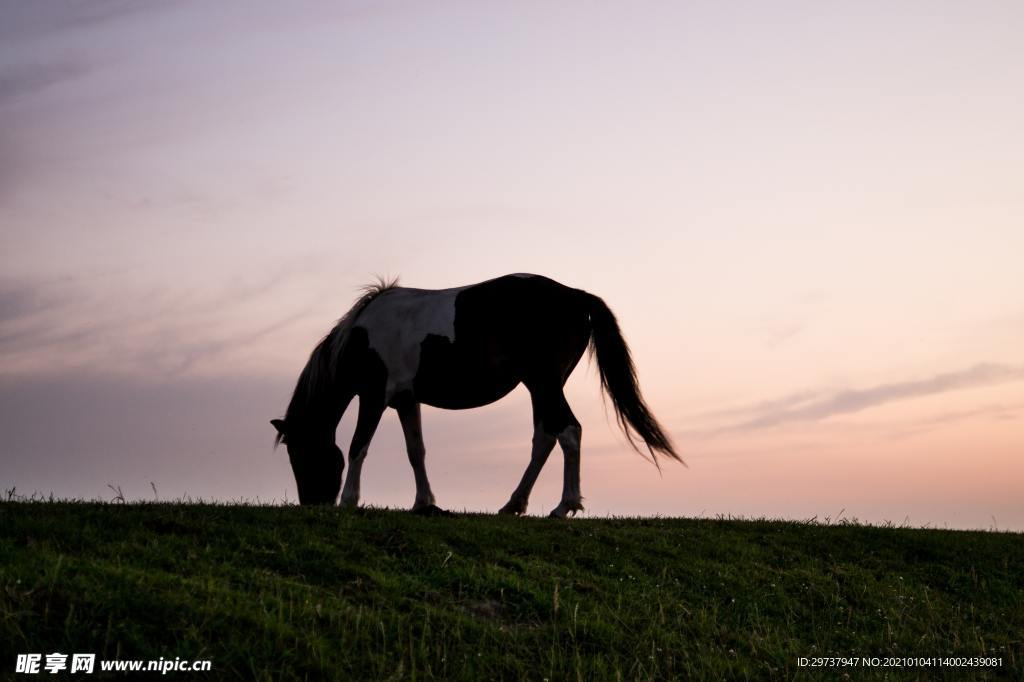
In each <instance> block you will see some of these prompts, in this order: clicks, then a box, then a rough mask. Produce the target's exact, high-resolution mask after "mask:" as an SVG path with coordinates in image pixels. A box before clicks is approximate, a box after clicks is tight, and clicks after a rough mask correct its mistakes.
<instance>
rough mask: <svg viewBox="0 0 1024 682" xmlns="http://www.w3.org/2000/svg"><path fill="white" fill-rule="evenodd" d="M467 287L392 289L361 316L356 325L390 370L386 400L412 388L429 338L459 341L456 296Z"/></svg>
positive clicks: (375, 300) (385, 393)
mask: <svg viewBox="0 0 1024 682" xmlns="http://www.w3.org/2000/svg"><path fill="white" fill-rule="evenodd" d="M465 288H466V287H457V288H454V289H441V290H429V289H406V288H404V287H401V288H398V289H392V290H390V291H387V292H384V293H383V294H381V295H380V297H379V298H376V299H374V300H373V301H372V302H371V303H370V305H369V306H367V308H366V310H364V311H363V312H362V314H361V315H360V316H359V319H358V320H357V321H356V325H355V326H357V327H362V328H364V329H365V330H366V333H367V336H368V338H369V344H370V348H371V349H372V350H374V351H376V352H377V355H379V356H380V359H381V360H382V361H383V362H384V367H385V368H386V369H387V371H388V379H387V385H386V387H385V390H384V397H385V400H387V401H390V400H391V397H392V396H394V395H395V394H396V393H400V392H402V391H406V390H411V389H412V383H413V380H414V379H415V378H416V372H417V371H418V370H419V367H420V352H421V351H422V344H423V341H424V339H426V338H427V336H429V335H431V334H433V335H435V336H443V337H444V338H446V339H448V340H449V341H451V342H452V343H454V342H455V297H456V296H458V295H459V292H460V291H462V290H463V289H465Z"/></svg>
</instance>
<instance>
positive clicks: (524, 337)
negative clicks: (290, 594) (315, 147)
mask: <svg viewBox="0 0 1024 682" xmlns="http://www.w3.org/2000/svg"><path fill="white" fill-rule="evenodd" d="M397 284H398V283H397V281H394V282H390V283H384V282H381V283H380V284H378V285H375V286H370V287H367V288H366V289H365V290H364V293H363V296H362V297H361V298H359V300H357V301H356V303H355V305H354V306H353V307H352V309H351V310H349V311H348V313H347V314H346V315H345V316H344V317H342V318H341V320H340V321H339V322H338V324H337V325H336V326H335V327H334V329H332V330H331V332H330V333H329V334H328V335H327V336H326V337H324V339H323V340H322V341H321V342H320V343H319V344H318V345H317V346H316V348H315V349H314V350H313V353H312V355H311V356H310V358H309V362H307V363H306V366H305V368H304V369H303V370H302V374H301V375H300V376H299V381H298V385H297V386H296V387H295V393H294V394H293V395H292V399H291V402H290V403H289V405H288V410H287V412H286V413H285V417H284V419H274V420H271V423H272V424H273V425H274V427H275V428H276V429H277V440H276V443H281V442H284V443H285V444H286V445H287V448H288V457H289V459H290V460H291V465H292V471H293V472H294V474H295V483H296V485H297V487H298V491H299V502H300V503H301V504H334V501H335V499H336V498H337V496H338V491H339V489H340V488H341V474H342V471H343V469H344V467H345V464H344V460H343V457H342V453H341V450H340V449H339V448H338V446H337V445H335V443H334V438H335V429H336V428H337V426H338V422H339V421H340V420H341V416H342V414H343V413H344V412H345V408H346V407H348V405H349V403H350V402H351V401H352V399H353V398H354V397H355V396H359V417H358V419H357V421H356V428H355V434H354V435H353V437H352V445H351V448H350V450H349V471H348V477H347V478H346V479H345V488H344V490H342V491H341V504H342V505H343V506H356V505H357V504H358V503H359V476H360V472H361V470H362V468H363V461H364V460H365V459H366V453H367V448H368V447H369V445H370V440H371V439H372V438H373V434H374V431H375V430H376V429H377V424H378V423H379V422H380V418H381V415H382V414H383V413H384V409H385V408H387V407H392V408H394V409H395V410H396V411H397V412H398V418H399V420H400V421H401V423H402V431H403V432H404V434H405V444H406V450H407V453H408V455H409V463H410V464H411V465H412V470H413V473H414V475H415V478H416V501H415V503H414V504H413V507H412V509H413V511H414V512H419V513H425V514H431V513H434V514H436V513H444V512H442V511H441V510H440V509H438V507H437V506H436V505H435V503H434V494H433V493H432V492H431V490H430V482H429V481H428V480H427V470H426V466H425V465H424V459H425V454H426V451H425V450H424V447H423V434H422V432H421V429H420V404H421V403H424V404H427V405H432V406H434V407H441V408H444V409H448V410H462V409H467V408H470V407H480V406H482V405H487V404H489V403H493V402H494V401H496V400H498V399H500V398H502V397H503V396H505V395H507V394H508V393H509V392H510V391H511V390H512V389H514V388H515V387H516V386H518V385H519V384H520V383H522V384H525V385H526V388H527V390H528V391H529V392H530V399H531V402H532V405H533V451H532V453H531V455H530V464H529V466H527V468H526V472H525V473H524V474H523V478H522V480H521V481H520V483H519V486H518V487H517V488H516V489H515V491H514V492H513V493H512V497H511V499H509V501H508V504H506V505H505V506H504V507H502V508H501V510H500V511H501V513H503V514H523V513H525V512H526V505H527V502H528V500H529V497H530V491H531V490H532V489H533V484H534V483H535V482H536V480H537V476H538V475H539V474H540V470H541V468H542V467H543V466H544V462H545V461H547V458H548V455H549V454H550V453H551V450H552V449H553V448H554V446H555V443H556V442H557V443H558V444H559V445H560V446H561V448H562V454H563V455H564V458H565V482H564V487H563V489H562V501H561V502H560V503H559V505H558V506H557V507H556V508H555V509H554V510H553V511H552V512H551V516H553V517H564V516H565V515H566V514H575V513H576V512H577V511H580V510H582V509H583V506H582V504H581V501H582V499H583V498H582V497H581V496H580V436H581V434H582V430H581V428H580V423H579V422H578V421H577V420H576V417H575V416H573V413H572V410H571V409H569V403H568V402H566V400H565V394H564V393H563V391H562V387H563V386H564V385H565V382H566V380H567V379H568V378H569V375H570V374H571V373H572V371H573V369H574V368H575V367H576V364H577V363H578V362H579V360H580V358H581V357H582V356H583V352H584V350H586V349H587V347H588V346H589V347H590V350H591V353H592V354H593V355H596V357H597V367H598V371H599V373H600V377H601V387H602V388H603V389H604V391H605V393H606V394H607V395H608V396H609V397H610V398H611V402H612V405H613V407H614V408H615V415H616V418H617V420H618V422H619V425H620V427H621V428H622V430H623V432H624V433H625V434H626V437H627V439H628V440H629V442H630V444H631V445H633V447H634V448H636V445H635V442H634V437H639V439H640V440H642V441H643V443H644V444H645V445H646V446H647V449H648V451H649V452H650V454H651V458H652V460H654V462H655V464H657V454H658V453H660V454H662V455H666V456H668V457H671V458H673V459H675V460H677V461H680V462H682V460H681V459H680V458H679V455H677V454H676V452H675V450H674V449H673V447H672V443H671V441H670V440H669V438H668V436H667V435H666V434H665V432H664V431H663V430H662V428H661V427H660V426H659V425H658V423H657V421H655V419H654V416H653V415H652V414H651V412H650V410H649V409H648V408H647V405H646V404H645V403H644V401H643V398H642V397H641V396H640V390H639V386H638V385H637V379H636V371H635V370H634V368H633V362H632V360H631V358H630V353H629V348H628V347H627V346H626V342H625V340H624V339H623V338H622V333H621V332H620V331H619V326H618V323H617V322H616V321H615V316H614V315H613V314H612V311H611V310H609V309H608V306H607V305H605V303H604V301H602V300H601V299H600V298H598V297H597V296H594V295H592V294H588V293H587V292H585V291H581V290H579V289H572V288H570V287H567V286H564V285H562V284H559V283H558V282H555V281H554V280H551V279H548V278H547V277H541V276H539V275H525V274H518V275H506V276H505V277H498V278H497V279H492V280H489V281H487V282H482V283H480V284H473V285H470V286H464V287H456V288H453V289H439V290H428V289H409V288H406V287H399V286H398V285H397Z"/></svg>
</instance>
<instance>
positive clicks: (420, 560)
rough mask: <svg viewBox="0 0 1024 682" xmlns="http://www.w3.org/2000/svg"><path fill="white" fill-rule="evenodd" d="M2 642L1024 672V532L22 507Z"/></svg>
mask: <svg viewBox="0 0 1024 682" xmlns="http://www.w3.org/2000/svg"><path fill="white" fill-rule="evenodd" d="M0 648H2V650H3V651H2V655H0V661H2V662H3V663H2V665H3V669H2V670H0V677H6V676H9V675H10V674H11V673H12V672H13V670H14V660H15V655H16V654H18V653H28V652H40V653H44V654H45V653H49V652H53V651H60V652H64V653H68V652H94V653H96V654H97V660H100V659H109V658H122V659H124V658H143V659H159V658H160V657H163V658H165V659H174V658H175V657H181V658H183V659H211V660H212V665H213V673H212V674H211V673H205V674H197V677H201V678H203V679H220V678H222V677H228V678H239V679H275V680H276V679H322V678H324V677H337V678H339V679H356V680H359V679H374V680H377V679H439V678H440V679H465V680H489V679H531V680H543V679H550V680H603V679H624V680H632V679H651V678H654V679H664V678H679V679H688V678H694V677H702V678H712V679H714V678H722V679H737V678H740V679H742V678H756V679H765V678H778V679H790V678H793V677H808V678H816V677H820V676H821V673H822V671H821V670H813V669H810V668H801V667H799V666H798V658H799V657H808V658H810V657H814V656H856V657H857V658H858V659H860V657H879V659H880V660H881V662H884V659H885V657H888V656H894V657H906V656H914V657H919V656H928V657H931V656H965V657H966V656H980V657H996V658H1000V659H1001V660H1002V665H1001V667H997V668H974V669H964V668H939V667H931V668H920V667H918V668H912V669H908V668H904V669H902V670H898V671H893V670H891V669H883V668H873V669H871V670H865V669H863V664H861V665H860V667H859V668H858V669H856V670H855V669H852V668H843V669H839V670H832V671H828V673H827V674H828V676H829V677H835V676H841V675H842V673H844V672H847V673H850V674H851V676H853V677H856V678H861V677H863V676H864V675H865V674H867V675H868V676H869V677H879V678H881V677H884V676H886V675H888V676H889V678H892V677H894V676H895V677H898V678H902V677H918V676H928V677H949V678H953V677H955V678H958V679H959V678H962V677H965V676H967V677H970V676H972V675H973V676H976V677H978V678H987V677H993V676H1000V677H1014V678H1018V679H1019V678H1020V677H1021V676H1022V675H1024V535H1021V534H1013V533H991V532H960V531H943V530H919V529H903V528H878V527H867V526H858V525H838V526H828V525H819V524H798V523H787V522H769V521H713V520H687V519H621V520H617V519H594V520H587V519H576V520H570V521H551V520H547V519H536V518H521V519H516V518H504V517H494V516H483V515H465V516H455V517H451V518H419V517H414V516H412V515H409V514H407V513H404V512H392V511H384V510H360V511H355V512H351V511H349V512H346V511H341V510H339V509H325V508H320V509H303V508H297V507H256V506H219V505H188V504H137V505H136V504H132V505H116V504H85V503H39V502H32V503H3V504H0ZM97 667H98V664H97ZM151 675H155V676H158V674H155V673H151ZM121 677H123V674H122V675H121ZM25 679H28V678H25Z"/></svg>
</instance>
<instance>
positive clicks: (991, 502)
mask: <svg viewBox="0 0 1024 682" xmlns="http://www.w3.org/2000/svg"><path fill="white" fill-rule="evenodd" d="M1021 35H1024V6H1022V5H1021V4H1020V3H1016V2H990V1H986V0H982V1H979V2H972V3H962V2H935V1H930V2H914V1H910V0H908V1H907V2H901V3H863V2H789V1H780V2H771V3H763V2H734V3H721V2H665V3H660V2H633V3H583V2H571V1H570V2H560V3H542V2H517V3H497V2H444V1H442V2H433V3H418V2H387V1H381V2H339V3H318V2H303V1H297V2H290V3H277V2H269V1H254V2H248V3H203V2H188V1H184V2H160V1H153V2H147V3H139V2H129V1H127V0H123V1H115V0H99V1H95V0H94V1H90V2H85V1H78V2H53V3H34V2H32V3H28V2H16V1H14V0H0V428H2V432H3V433H4V436H5V437H4V439H3V443H2V445H0V461H2V464H0V484H2V485H3V488H4V490H10V489H12V488H14V489H15V491H16V494H31V493H33V492H37V493H41V494H44V495H49V494H50V493H53V494H54V495H56V496H66V497H84V498H102V499H110V498H111V497H112V496H113V495H114V493H113V492H112V489H111V488H110V487H108V486H113V487H114V488H119V489H120V490H121V491H122V492H123V493H124V495H125V496H126V497H128V498H129V499H154V498H155V499H174V498H177V497H182V496H190V497H192V498H202V499H216V500H225V501H230V500H250V501H256V500H258V501H262V502H283V501H289V502H294V501H295V500H296V493H295V485H294V480H293V478H292V475H291V471H290V467H289V465H288V461H287V456H286V455H285V453H284V451H283V449H282V450H277V451H275V450H274V449H273V445H272V441H273V435H274V431H273V427H271V426H270V424H269V423H268V421H269V419H271V418H273V417H277V416H280V415H281V414H282V413H283V412H284V409H285V407H286V405H287V402H288V399H289V397H290V393H291V390H292V388H293V386H294V382H295V379H296V377H297V376H298V373H299V371H300V370H301V369H302V366H303V364H304V362H305V360H306V358H307V357H308V354H309V352H310V350H311V349H312V347H313V345H314V344H315V343H316V342H317V341H318V340H319V339H320V337H321V336H322V335H323V334H324V333H326V332H327V331H328V330H329V329H330V327H331V326H332V325H333V323H334V321H335V320H336V319H337V318H339V317H340V316H341V315H343V314H344V313H345V312H346V311H347V310H348V308H349V307H350V305H351V304H352V302H353V300H354V299H355V297H356V295H357V293H358V291H357V290H358V287H359V286H361V285H363V284H365V283H367V282H369V281H372V280H373V279H374V277H375V276H377V275H383V276H386V275H392V276H394V275H399V276H401V278H402V282H403V284H405V285H407V286H415V287H421V288H444V287H451V286H461V285H465V284H470V283H473V282H479V281H483V280H486V279H490V278H492V277H495V276H498V275H502V274H506V273H512V272H534V273H539V274H544V275H547V276H549V277H551V278H553V279H556V280H558V281H561V282H563V283H564V284H567V285H570V286H574V287H579V288H582V289H586V290H587V291H590V292H592V293H595V294H597V295H598V296H601V297H602V298H603V299H604V300H605V301H606V302H607V303H608V304H609V306H610V307H611V308H612V309H613V310H614V311H615V313H616V315H617V316H618V318H619V321H620V324H621V326H622V328H623V330H624V333H625V335H626V337H627V339H628V341H629V343H630V345H631V347H632V350H633V353H634V356H635V360H636V363H637V366H638V369H639V374H640V381H641V385H642V388H643V391H644V394H645V396H646V398H647V401H648V403H649V404H650V406H651V408H652V410H653V411H654V413H655V414H656V416H657V417H658V418H659V420H660V421H661V422H662V423H663V424H664V426H665V427H666V429H667V430H668V431H669V432H670V433H671V434H672V436H673V438H674V439H675V442H676V444H677V445H678V448H679V450H680V452H681V454H682V455H683V457H684V458H685V460H686V462H687V465H688V467H687V468H684V467H682V466H678V465H675V464H672V465H666V466H664V467H663V469H662V471H661V472H660V473H659V472H658V471H657V470H656V469H655V468H654V467H652V466H651V465H650V464H648V463H646V462H645V461H644V460H643V459H641V458H640V457H639V456H638V455H636V454H635V453H632V452H631V451H630V450H629V448H628V446H627V445H626V443H625V440H624V438H623V437H622V436H621V434H619V433H618V432H617V431H616V429H615V428H614V426H613V425H614V420H613V419H612V418H610V416H609V415H608V414H607V413H606V411H605V408H604V405H603V403H602V400H601V397H600V393H599V386H598V381H597V377H596V373H595V369H594V368H593V367H589V366H587V365H586V363H581V365H580V367H579V368H578V369H577V370H576V373H575V374H574V375H573V377H572V378H571V379H570V382H569V384H568V387H567V395H568V397H569V401H570V404H571V405H572V406H573V409H574V411H575V413H576V414H577V416H578V417H579V419H580V421H581V422H582V423H583V428H584V436H583V460H582V461H583V464H582V492H583V495H584V498H585V501H584V505H585V506H586V507H587V513H588V514H590V515H594V516H603V515H638V514H642V515H655V514H656V515H662V516H679V515H685V516H696V515H700V516H712V517H713V516H743V517H770V518H791V519H810V518H817V519H818V520H826V519H828V520H829V521H830V522H834V521H836V520H841V519H846V520H860V521H865V522H872V523H886V522H890V523H895V524H908V525H914V526H932V527H940V528H944V527H949V528H986V529H989V528H998V529H1016V530H1024V502H1022V501H1021V495H1020V490H1021V489H1022V488H1024V350H1022V349H1024V286H1022V283H1024V279H1022V268H1021V254H1024V222H1022V217H1024V128H1022V127H1021V125H1020V122H1021V121H1022V120H1024V89H1022V88H1021V87H1020V84H1021V83H1024V42H1022V41H1021V40H1020V36H1021ZM423 419H424V432H425V439H426V445H427V453H428V454H427V467H428V472H429V474H430V477H431V483H432V485H433V489H434V492H435V494H436V496H437V498H438V503H439V504H440V505H441V506H445V507H448V508H450V509H456V510H461V509H467V510H477V511H495V510H497V509H498V508H499V507H500V506H502V505H503V504H504V503H505V502H506V501H507V499H508V496H509V494H510V493H511V491H512V490H513V488H514V487H515V485H516V484H517V483H518V480H519V477H520V475H521V474H522V471H523V470H524V469H525V467H526V464H527V462H528V460H529V449H530V438H531V435H532V427H531V418H530V411H529V401H528V396H527V395H526V393H525V390H524V389H523V388H521V387H520V388H518V389H516V391H514V392H513V393H512V394H510V395H509V396H508V397H507V398H505V399H504V400H502V401H499V402H498V403H495V404H492V405H490V406H487V407H484V408H480V409H476V410H469V411H459V412H448V411H442V410H436V409H430V408H427V409H425V412H424V418H423ZM353 422H354V414H349V415H346V417H345V418H344V419H343V421H342V425H341V428H340V429H339V444H340V445H341V447H342V449H343V450H344V451H345V452H346V454H347V452H348V440H349V438H350V436H351V431H352V425H353ZM561 469H562V467H561V461H560V454H559V453H558V452H557V451H556V452H555V453H554V454H553V455H552V458H551V460H549V463H548V466H547V468H546V469H545V471H544V473H543V474H542V476H541V479H540V481H539V482H538V485H537V487H536V489H535V491H534V494H533V497H532V499H531V506H530V513H535V514H544V513H547V511H549V510H550V509H551V508H553V507H554V506H555V505H556V504H557V503H558V500H559V496H560V490H561ZM363 471H364V474H363V485H362V492H363V501H364V503H368V504H374V505H388V506H392V507H408V506H410V505H411V503H412V501H413V496H414V484H413V478H412V472H411V469H410V467H409V466H408V463H407V461H406V457H405V454H404V446H403V444H402V440H401V431H400V428H399V425H398V420H397V418H396V417H395V415H393V414H389V415H386V417H385V419H384V421H383V423H382V425H381V427H380V429H379V431H378V433H377V437H376V439H375V440H374V442H373V445H372V446H371V449H370V456H369V458H368V460H367V462H366V465H365V467H364V470H363Z"/></svg>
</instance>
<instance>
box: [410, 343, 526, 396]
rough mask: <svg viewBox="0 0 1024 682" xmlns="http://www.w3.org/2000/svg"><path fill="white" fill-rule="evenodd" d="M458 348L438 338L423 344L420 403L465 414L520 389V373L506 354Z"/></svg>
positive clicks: (418, 382)
mask: <svg viewBox="0 0 1024 682" xmlns="http://www.w3.org/2000/svg"><path fill="white" fill-rule="evenodd" d="M457 346H458V344H454V345H453V344H452V343H450V342H449V341H448V339H444V338H439V337H429V338H427V339H426V340H425V341H424V343H423V349H422V351H421V359H420V366H419V371H418V372H417V374H416V380H415V381H414V382H413V387H414V393H415V395H416V399H417V400H418V401H419V402H421V403H425V404H427V405H430V406H432V407H440V408H443V409H447V410H464V409H469V408H473V407H481V406H483V405H488V404H490V403H493V402H494V401H496V400H499V399H501V398H503V397H504V396H506V395H507V394H508V393H509V392H510V391H512V389H514V388H515V387H516V386H518V385H519V377H518V375H517V372H515V371H514V370H513V368H512V366H511V362H510V361H509V359H508V358H506V357H505V356H504V355H503V354H501V353H495V352H477V353H472V352H470V353H466V352H460V350H463V351H464V350H465V349H458V348H457Z"/></svg>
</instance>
